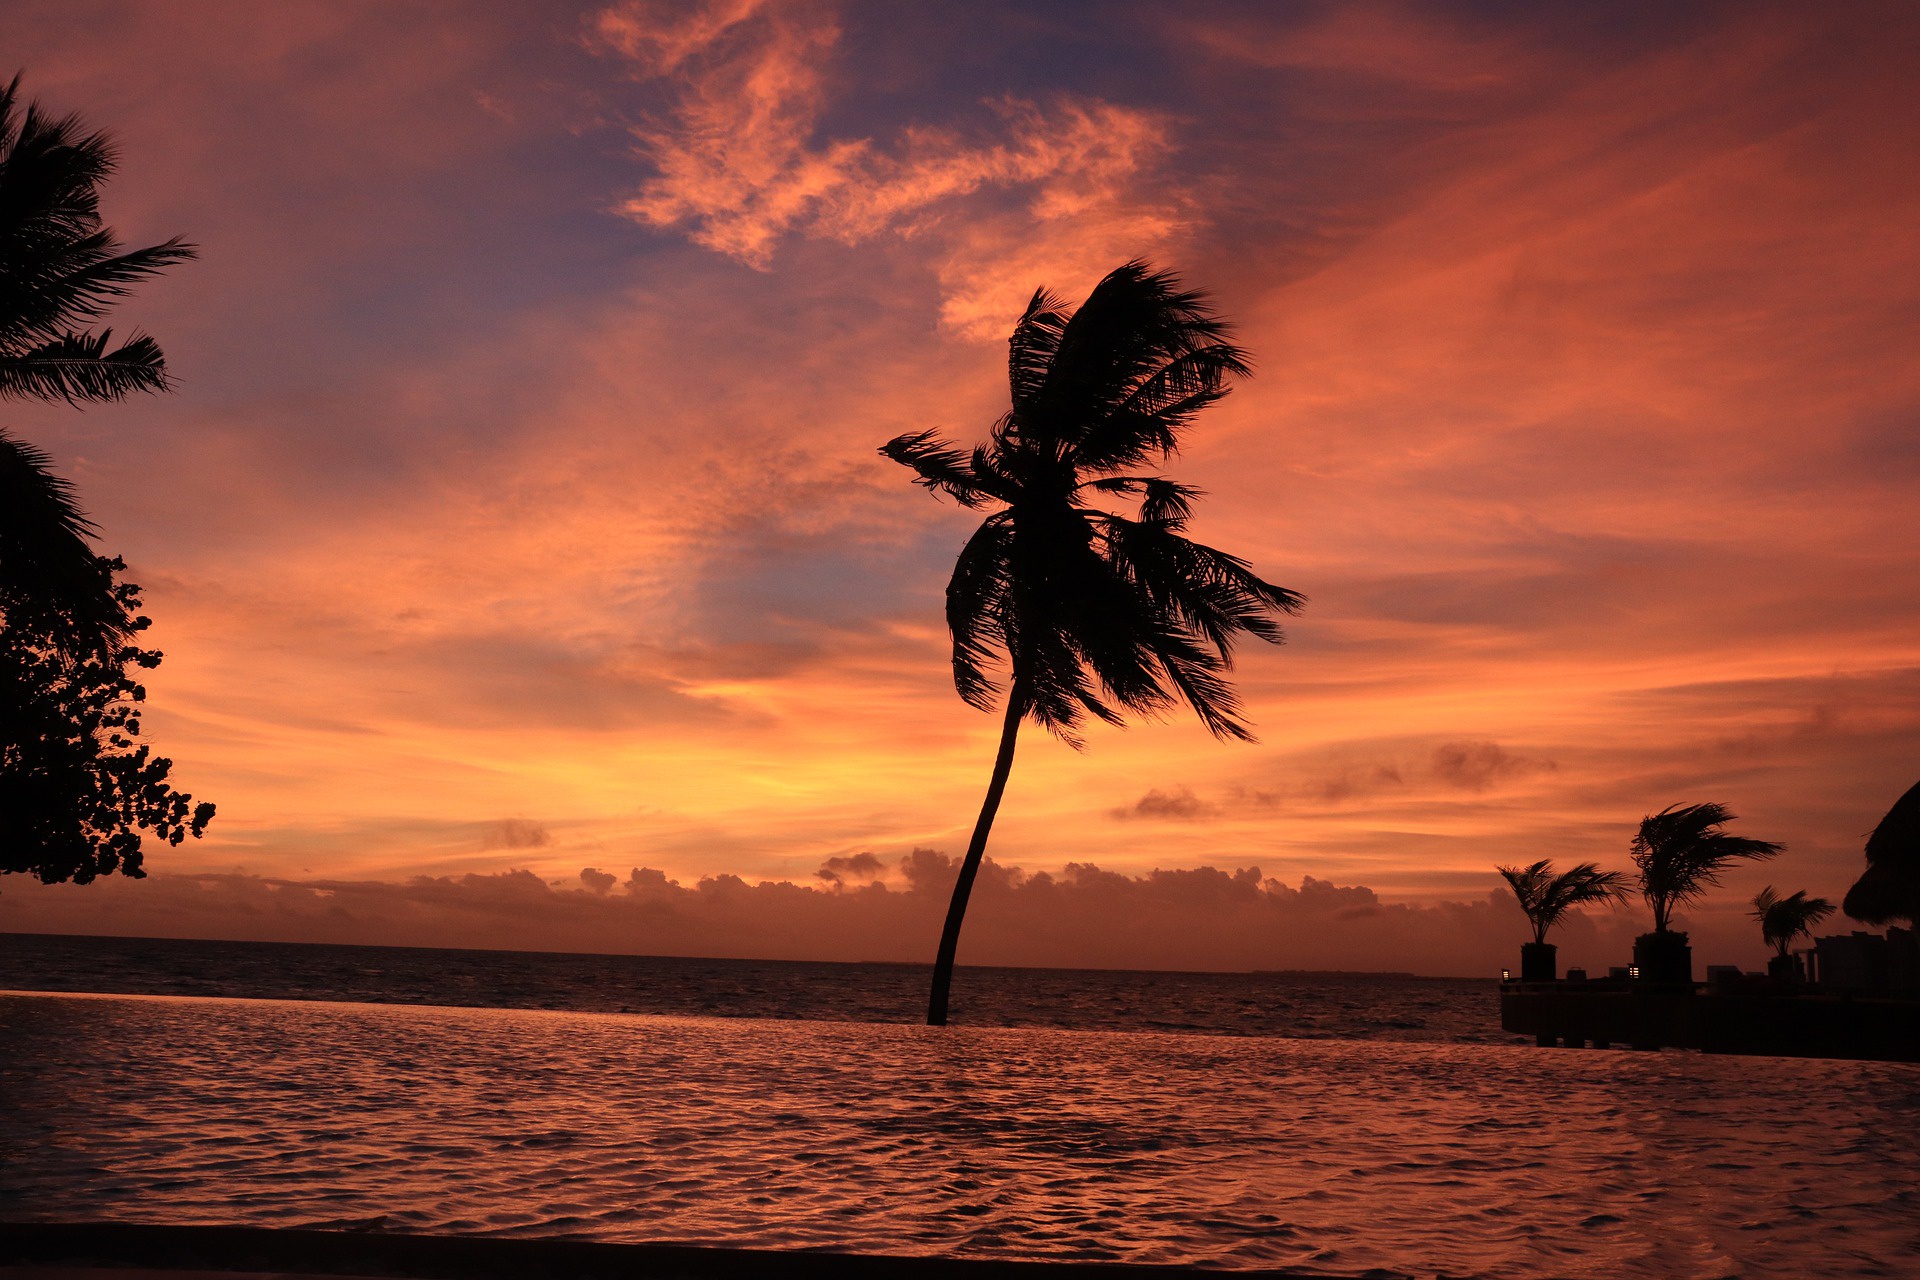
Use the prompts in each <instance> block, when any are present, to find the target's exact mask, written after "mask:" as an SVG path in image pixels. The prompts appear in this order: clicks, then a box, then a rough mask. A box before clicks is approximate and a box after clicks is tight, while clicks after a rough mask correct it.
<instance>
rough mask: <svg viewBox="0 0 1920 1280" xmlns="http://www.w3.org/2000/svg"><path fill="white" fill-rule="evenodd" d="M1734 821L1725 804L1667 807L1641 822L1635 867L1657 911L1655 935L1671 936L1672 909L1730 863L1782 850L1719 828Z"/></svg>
mask: <svg viewBox="0 0 1920 1280" xmlns="http://www.w3.org/2000/svg"><path fill="white" fill-rule="evenodd" d="M1733 820H1734V816H1733V814H1731V813H1729V812H1727V807H1726V806H1725V805H1722V804H1690V805H1677V804H1676V805H1668V806H1667V807H1666V808H1665V809H1662V810H1661V811H1660V812H1659V813H1656V814H1652V815H1650V816H1648V817H1646V818H1643V819H1641V821H1640V830H1639V832H1638V834H1636V835H1635V836H1634V838H1633V849H1632V856H1633V865H1634V866H1636V867H1638V868H1639V869H1640V892H1641V894H1642V895H1643V896H1644V897H1645V898H1646V900H1647V905H1648V906H1650V907H1652V908H1653V931H1654V932H1655V933H1658V934H1665V933H1671V932H1672V929H1671V928H1670V926H1671V925H1672V923H1673V911H1674V908H1675V907H1678V906H1683V905H1685V904H1686V903H1689V902H1693V901H1696V900H1698V899H1699V898H1700V897H1702V896H1703V895H1704V894H1705V893H1706V891H1707V889H1708V888H1710V887H1711V886H1713V885H1715V884H1718V883H1719V881H1720V873H1721V872H1722V871H1724V870H1726V868H1727V867H1728V866H1729V865H1730V864H1732V863H1734V862H1739V861H1743V860H1759V859H1762V858H1771V857H1773V856H1774V855H1775V854H1777V853H1779V852H1780V850H1781V849H1782V848H1783V847H1784V846H1782V845H1778V844H1775V843H1773V842H1772V841H1770V840H1752V839H1749V838H1747V837H1746V836H1736V835H1729V834H1728V833H1726V832H1725V831H1722V830H1721V828H1722V827H1724V826H1725V825H1726V824H1727V823H1729V822H1732V821H1733Z"/></svg>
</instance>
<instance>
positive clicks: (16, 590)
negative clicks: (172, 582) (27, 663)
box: [0, 75, 194, 642]
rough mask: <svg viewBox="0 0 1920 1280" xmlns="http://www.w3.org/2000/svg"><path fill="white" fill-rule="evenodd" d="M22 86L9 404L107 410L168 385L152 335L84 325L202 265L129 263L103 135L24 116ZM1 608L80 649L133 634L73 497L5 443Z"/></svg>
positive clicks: (7, 239) (159, 257)
mask: <svg viewBox="0 0 1920 1280" xmlns="http://www.w3.org/2000/svg"><path fill="white" fill-rule="evenodd" d="M19 89H20V77H19V76H17V75H16V76H15V77H14V78H13V80H12V82H11V83H9V84H8V85H7V86H6V88H5V89H3V90H0V400H4V399H28V400H64V401H66V402H67V403H68V404H73V405H79V404H85V403H90V402H101V401H112V400H119V399H122V398H124V397H125V396H127V395H130V394H131V393H133V392H135V391H163V390H165V389H166V388H167V385H168V383H167V370H166V358H165V357H164V356H163V355H162V354H161V351H160V347H159V345H158V344H157V343H155V342H154V340H153V339H152V338H149V337H146V336H144V335H141V334H137V333H136V334H134V335H133V336H132V337H131V338H128V339H127V340H126V341H124V342H121V343H119V344H118V345H115V344H114V342H113V332H112V330H110V329H101V330H99V331H98V332H93V331H91V330H90V329H89V326H90V325H91V324H93V322H95V321H97V320H99V319H100V318H101V317H103V316H104V315H105V314H106V312H107V311H108V309H109V308H111V307H112V306H113V304H114V303H115V302H116V301H117V300H119V299H120V298H122V297H125V296H126V294H127V292H128V290H129V288H130V286H132V285H133V284H135V283H136V282H138V281H140V280H143V279H145V278H146V277H148V276H151V275H153V274H154V273H156V272H158V271H160V270H162V269H164V268H166V267H169V266H172V265H174V264H175V263H179V262H184V261H186V260H188V259H190V258H192V257H193V256H194V249H193V246H191V245H188V244H184V243H182V242H181V241H180V240H178V239H174V240H169V241H167V242H166V243H165V244H159V245H153V246H151V247H149V248H145V249H133V250H129V251H127V252H121V246H120V244H119V242H118V241H117V240H115V239H114V235H113V232H112V231H111V230H109V229H108V228H106V227H105V226H103V225H102V224H101V221H100V200H99V187H100V184H101V183H103V182H104V181H105V180H106V179H107V178H108V177H109V176H110V175H111V174H112V173H113V169H114V150H113V146H112V144H111V143H110V142H109V141H108V139H107V137H106V136H105V135H104V134H101V133H97V132H88V131H87V130H86V129H85V128H84V126H82V124H81V123H80V121H79V120H78V118H77V117H74V116H64V117H59V118H50V117H48V116H47V115H46V114H44V113H43V112H42V111H41V110H40V107H39V104H37V103H35V104H32V105H29V106H28V107H27V108H26V110H25V112H24V113H21V112H19V111H17V110H16V108H17V104H18V99H19ZM0 512H3V513H4V515H0V607H4V609H5V610H6V612H7V614H8V616H9V617H12V618H15V619H19V620H31V621H33V622H35V623H36V624H39V623H43V622H45V621H47V620H48V619H51V618H59V619H61V620H62V621H63V623H64V624H65V625H67V626H68V627H69V628H71V629H73V630H74V631H76V632H77V633H78V638H79V639H81V640H83V641H85V640H91V641H93V642H101V641H117V640H120V639H124V638H125V636H126V630H125V627H126V621H125V615H124V611H123V610H121V609H120V607H119V605H118V604H117V603H116V601H115V600H114V597H113V592H112V581H111V579H110V576H109V575H106V574H104V573H102V572H101V570H100V568H99V565H98V563H97V561H96V559H95V557H94V554H93V551H92V549H91V548H90V547H88V546H87V543H86V537H87V535H88V534H89V533H90V532H91V531H92V526H91V525H89V524H88V523H87V521H86V519H85V517H84V516H82V515H81V513H80V509H79V507H78V506H77V505H76V504H75V502H74V500H73V493H72V490H71V488H70V486H68V485H67V483H66V482H65V481H63V480H61V479H60V478H59V477H57V476H55V475H54V474H53V472H52V470H51V468H50V467H49V465H48V460H47V457H46V455H45V454H43V453H41V452H40V451H39V450H37V449H34V448H33V447H31V446H29V445H27V444H24V443H22V442H21V441H18V440H15V439H14V438H13V437H11V436H9V435H7V434H6V433H4V432H0Z"/></svg>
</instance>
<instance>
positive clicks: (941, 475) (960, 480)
mask: <svg viewBox="0 0 1920 1280" xmlns="http://www.w3.org/2000/svg"><path fill="white" fill-rule="evenodd" d="M880 452H881V453H882V454H883V455H884V456H886V457H888V458H891V459H893V460H894V461H895V462H897V463H899V464H900V465H901V466H903V467H910V468H912V470H913V472H914V475H915V480H914V483H915V484H918V485H921V486H923V487H924V488H927V489H930V490H932V491H933V492H935V493H944V494H946V495H947V496H948V497H949V498H952V499H953V500H954V501H955V502H958V503H959V504H960V505H961V506H963V507H973V508H979V507H983V506H985V505H986V504H987V503H988V502H990V501H992V500H993V499H994V498H995V497H997V496H999V495H997V494H995V493H994V492H993V491H992V489H990V488H989V487H987V485H986V484H985V483H983V480H984V479H985V478H984V477H982V476H980V475H979V474H977V473H976V472H975V471H974V469H973V467H972V465H971V464H972V458H971V457H970V456H969V455H968V454H967V453H966V452H964V451H963V450H961V449H959V448H957V447H956V446H954V445H952V444H949V443H948V442H947V441H945V440H943V439H941V438H940V434H939V433H938V432H936V431H916V432H914V433H912V434H910V435H904V436H896V437H894V438H893V439H892V440H889V441H887V443H885V444H884V445H881V446H880Z"/></svg>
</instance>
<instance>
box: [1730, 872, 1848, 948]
mask: <svg viewBox="0 0 1920 1280" xmlns="http://www.w3.org/2000/svg"><path fill="white" fill-rule="evenodd" d="M1833 911H1834V906H1833V904H1832V903H1831V902H1828V901H1827V900H1826V899H1825V898H1809V897H1808V896H1807V894H1806V891H1805V890H1804V889H1801V890H1796V891H1795V892H1793V893H1791V894H1788V895H1787V896H1786V897H1784V898H1783V897H1781V896H1780V895H1779V894H1777V893H1775V892H1774V891H1773V886H1772V885H1768V886H1767V887H1766V888H1764V889H1762V890H1761V891H1760V892H1759V893H1756V894H1754V895H1753V910H1752V912H1751V914H1752V916H1753V918H1754V919H1755V920H1757V921H1759V922H1760V937H1761V939H1762V940H1763V941H1764V942H1765V943H1766V944H1767V945H1768V946H1770V947H1772V948H1773V949H1774V950H1775V951H1777V952H1779V953H1780V954H1781V955H1783V956H1784V955H1786V954H1787V951H1788V949H1789V948H1790V947H1792V946H1793V940H1794V939H1795V938H1798V937H1800V936H1801V935H1803V934H1811V933H1812V932H1813V927H1814V926H1815V925H1817V924H1819V923H1820V922H1821V921H1822V920H1825V919H1826V918H1827V917H1828V916H1830V915H1832V914H1833Z"/></svg>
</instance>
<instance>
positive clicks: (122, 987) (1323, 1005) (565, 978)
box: [0, 934, 1518, 1044]
mask: <svg viewBox="0 0 1920 1280" xmlns="http://www.w3.org/2000/svg"><path fill="white" fill-rule="evenodd" d="M930 974H931V968H930V966H927V965H908V964H826V963H805V962H796V961H781V960H698V959H682V958H677V957H662V956H599V955H568V954H557V953H546V952H522V951H445V950H433V949H427V948H422V947H348V946H326V945H312V944H297V943H294V944H290V943H261V942H199V941H186V940H178V939H169V938H77V937H62V936H58V935H52V934H0V987H15V988H21V989H28V990H35V991H75V992H114V993H120V994H127V995H175V996H248V997H253V998H259V999H293V1000H331V1001H348V1002H353V1003H364V1004H440V1005H457V1006H469V1007H481V1008H497V1009H569V1010H574V1011H577V1012H582V1013H654V1014H673V1015H693V1016H699V1017H734V1018H787V1019H803V1020H826V1021H836V1022H907V1023H917V1022H921V1021H923V1020H924V1019H925V1018H926V1008H927V982H928V978H929V976H930ZM952 1017H953V1021H954V1022H956V1023H965V1024H967V1025H970V1026H994V1027H1022V1026H1031V1027H1059V1028H1063V1029H1070V1030H1107V1031H1179V1032H1200V1033H1207V1034H1215V1035H1250V1036H1293V1037H1298V1038H1302V1039H1328V1038H1340V1039H1364V1040H1374V1039H1388V1040H1420V1041H1436V1040H1443V1041H1450V1042H1454V1043H1461V1044H1514V1043H1517V1042H1518V1041H1517V1039H1516V1038H1515V1037H1513V1036H1509V1035H1506V1034H1504V1033H1503V1032H1502V1031H1501V1030H1500V1016H1499V988H1498V984H1496V983H1495V982H1493V981H1492V980H1490V979H1489V980H1480V979H1470V978H1415V977H1410V976H1406V975H1400V974H1338V973H1332V974H1329V973H1251V974H1249V973H1149V972H1125V971H1120V972H1113V971H1106V970H1089V969H983V968H971V967H964V966H963V967H962V968H961V969H960V971H959V973H958V975H957V976H956V978H955V981H954V990H953V1007H952Z"/></svg>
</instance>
